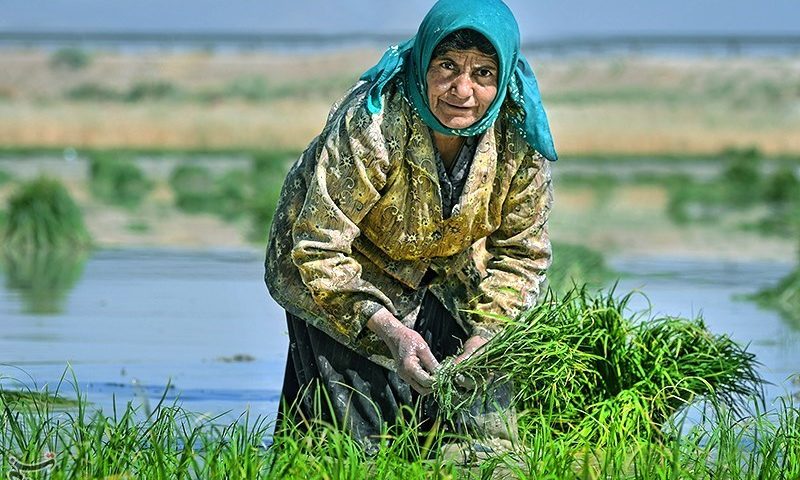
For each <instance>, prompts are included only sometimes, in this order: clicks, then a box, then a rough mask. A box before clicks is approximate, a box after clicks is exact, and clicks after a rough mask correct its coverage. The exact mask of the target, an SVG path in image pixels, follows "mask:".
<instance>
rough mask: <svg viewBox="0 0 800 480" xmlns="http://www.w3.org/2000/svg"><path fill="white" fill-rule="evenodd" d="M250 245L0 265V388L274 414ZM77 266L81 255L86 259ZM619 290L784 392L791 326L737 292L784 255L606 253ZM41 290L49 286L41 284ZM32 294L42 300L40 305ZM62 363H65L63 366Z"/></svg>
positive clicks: (272, 307)
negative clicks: (50, 268)
mask: <svg viewBox="0 0 800 480" xmlns="http://www.w3.org/2000/svg"><path fill="white" fill-rule="evenodd" d="M261 257H262V256H261V253H260V252H257V251H211V252H209V251H203V252H199V251H183V250H167V249H158V250H156V249H148V250H142V249H139V250H132V249H127V250H101V251H97V252H95V253H94V254H93V255H91V256H90V257H89V258H88V259H86V260H83V259H78V261H77V263H76V264H74V265H72V266H71V267H68V268H71V269H72V274H71V276H70V275H62V277H65V278H68V279H70V278H71V279H72V280H71V283H70V282H66V283H64V282H61V283H59V282H58V281H51V282H50V283H49V284H48V285H46V286H45V287H42V286H41V284H39V285H38V286H33V285H32V284H31V283H30V282H28V283H26V282H21V281H20V279H18V278H14V276H15V275H18V274H19V271H20V270H9V269H7V271H5V272H3V275H4V279H3V284H4V286H5V288H4V289H3V290H1V291H0V318H2V319H3V322H2V326H3V330H2V331H0V363H1V365H0V375H2V377H3V379H2V382H3V384H4V385H5V386H6V387H19V386H20V383H22V384H24V385H27V386H29V387H35V388H42V387H43V386H44V385H47V386H48V387H49V388H50V389H51V390H52V389H54V388H55V387H56V385H58V383H59V381H60V379H61V378H62V376H63V375H65V372H66V379H65V380H66V381H65V383H64V384H63V385H62V386H61V390H62V391H63V392H64V393H65V394H66V396H70V395H72V394H73V387H72V385H70V384H69V383H70V382H71V381H72V378H73V372H74V378H77V380H78V387H79V389H80V391H81V392H82V393H84V394H86V396H87V398H88V400H89V401H91V402H93V403H94V404H95V406H97V407H100V408H103V409H104V410H105V409H109V408H110V407H111V406H112V404H113V401H114V399H116V402H117V403H118V404H124V403H125V402H127V401H129V400H133V401H134V402H136V403H141V404H143V405H144V408H147V406H148V405H150V406H152V405H154V404H155V402H157V401H158V399H159V398H160V397H161V396H162V395H163V394H164V392H166V398H167V401H168V402H172V401H178V402H180V403H182V405H183V406H184V407H185V408H186V409H188V410H190V411H194V412H198V413H208V414H212V415H218V414H225V415H224V416H227V417H230V418H235V417H237V416H238V415H239V414H241V413H242V412H243V411H244V410H247V409H249V411H250V412H251V414H257V415H266V416H273V415H274V414H275V412H276V411H277V405H278V400H279V395H280V386H281V381H282V378H283V367H284V359H285V354H286V348H287V336H286V333H285V331H286V327H285V321H284V316H283V311H282V310H281V308H280V307H279V306H278V305H276V304H275V303H274V302H273V301H272V300H271V299H270V298H269V297H268V295H267V293H266V290H265V287H264V286H263V282H262V280H261V277H262V271H263V269H262V266H261V263H262V258H261ZM84 262H85V264H84ZM610 263H611V266H612V267H613V268H615V269H616V270H618V271H619V272H621V275H622V280H621V281H620V284H619V286H618V288H617V291H618V292H621V293H625V292H628V291H630V290H634V289H638V290H641V291H642V292H643V293H644V295H646V297H645V296H637V297H635V299H634V301H633V302H632V306H633V307H634V308H637V309H638V308H646V307H647V306H648V302H649V305H650V306H651V308H652V310H653V312H654V313H657V314H668V315H681V316H693V315H695V314H700V313H702V314H703V317H704V318H705V320H706V322H707V324H708V326H709V328H710V329H711V330H712V331H713V332H715V333H730V334H731V336H732V337H733V338H735V339H736V340H738V341H740V342H742V343H746V344H747V343H749V344H750V349H751V350H752V351H753V352H755V353H756V354H757V357H758V359H759V361H760V362H761V363H762V364H763V365H762V374H763V375H764V377H765V378H766V379H767V380H769V381H770V382H772V385H770V386H768V387H767V394H768V397H769V398H770V399H775V398H777V397H779V396H781V395H786V394H791V393H792V388H793V384H792V382H791V380H790V377H791V376H792V375H794V374H796V373H797V372H798V368H797V365H798V363H800V342H798V340H800V331H797V330H795V329H794V328H793V327H792V326H791V325H789V324H787V323H785V322H783V321H782V320H781V319H780V317H779V316H778V315H777V314H776V313H774V312H772V311H767V310H761V309H759V308H757V307H756V306H755V305H754V304H752V303H749V302H746V301H742V300H737V298H736V297H737V296H739V295H742V294H747V293H752V292H754V291H756V290H757V289H759V288H760V287H762V286H764V285H768V284H772V283H774V282H775V281H777V280H778V279H779V278H781V277H782V276H784V275H785V274H786V273H787V272H788V271H789V270H790V268H791V266H790V265H789V264H782V263H772V262H766V263H765V262H761V263H735V262H722V261H714V262H711V261H702V260H695V259H693V260H682V259H680V258H660V257H659V258H652V257H648V258H616V259H612V261H611V262H610ZM43 288H44V289H45V290H46V289H48V288H49V289H50V291H49V294H47V293H46V292H45V291H43V290H42V289H43ZM42 302H45V303H44V304H43V303H42ZM69 369H71V370H69Z"/></svg>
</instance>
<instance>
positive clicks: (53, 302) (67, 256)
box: [0, 249, 88, 315]
mask: <svg viewBox="0 0 800 480" xmlns="http://www.w3.org/2000/svg"><path fill="white" fill-rule="evenodd" d="M87 258H88V253H87V252H85V251H82V250H79V249H75V250H72V249H50V250H31V249H26V250H5V251H4V252H3V255H2V257H0V260H2V267H3V270H4V272H5V287H6V289H8V290H9V291H12V292H17V293H19V296H20V298H21V299H22V302H23V310H24V312H25V313H29V314H35V315H53V314H58V313H61V312H63V310H64V303H65V301H66V299H67V297H68V295H69V292H70V291H71V290H72V289H73V288H74V287H75V285H76V284H77V283H78V280H80V278H81V275H82V274H83V268H84V266H85V265H86V260H87Z"/></svg>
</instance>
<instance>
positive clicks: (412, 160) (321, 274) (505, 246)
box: [264, 78, 552, 368]
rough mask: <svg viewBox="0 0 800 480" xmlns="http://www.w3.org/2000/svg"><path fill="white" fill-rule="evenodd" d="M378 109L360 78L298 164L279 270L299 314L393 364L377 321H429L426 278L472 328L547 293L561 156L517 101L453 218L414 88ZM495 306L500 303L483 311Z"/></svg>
mask: <svg viewBox="0 0 800 480" xmlns="http://www.w3.org/2000/svg"><path fill="white" fill-rule="evenodd" d="M401 83H402V78H395V79H394V81H393V82H392V83H391V84H390V85H388V86H387V88H386V89H385V90H384V107H385V108H384V110H383V112H382V113H381V114H380V115H372V114H370V113H369V112H368V111H367V110H366V106H365V100H366V94H367V91H368V90H369V84H366V83H361V84H358V85H357V86H356V87H355V88H354V89H353V90H352V91H351V92H349V93H348V95H347V96H346V97H345V98H344V99H343V100H342V101H341V102H340V103H338V104H337V105H336V106H335V107H334V108H333V109H332V111H331V114H330V115H329V118H328V121H327V123H326V126H325V128H324V130H323V131H322V133H321V134H320V136H319V137H317V138H316V139H315V140H314V141H313V142H312V143H311V145H309V147H308V148H307V149H306V151H305V152H303V154H302V155H301V156H300V158H298V160H297V161H296V162H295V164H294V165H293V166H292V168H291V170H290V171H289V173H288V175H287V177H286V180H285V182H284V185H283V189H282V191H281V195H280V199H279V201H278V206H277V209H276V212H275V215H274V217H273V222H272V227H271V231H270V240H269V245H268V247H267V255H266V262H265V265H266V269H265V270H266V271H265V277H264V278H265V281H266V284H267V286H268V288H269V291H270V293H271V294H272V296H273V298H274V299H275V300H276V301H277V302H278V303H279V304H280V305H281V306H283V307H284V308H285V309H286V310H288V311H289V312H290V313H292V315H295V316H297V317H300V318H302V319H303V320H305V321H307V322H309V323H311V324H312V325H314V326H315V327H317V328H318V329H320V330H322V331H324V332H325V333H326V334H328V335H329V336H331V337H332V338H334V339H335V340H337V341H339V342H341V343H342V344H344V345H345V346H347V347H349V348H351V349H353V350H356V351H357V352H359V353H361V354H362V355H363V356H364V357H366V358H368V359H369V360H371V361H372V362H375V363H377V364H379V365H383V366H385V367H387V368H393V363H392V360H391V354H390V352H389V351H388V348H387V347H386V345H385V344H384V343H383V342H382V341H381V340H380V339H379V338H378V337H377V336H376V335H375V334H374V333H372V332H371V331H369V329H367V328H365V325H366V323H367V320H368V319H369V318H370V317H371V316H372V315H373V314H374V313H375V312H376V311H378V310H380V309H381V308H386V309H387V310H388V311H389V312H391V313H392V314H393V315H394V316H395V317H396V318H397V319H398V320H400V321H401V322H402V323H403V324H404V325H406V326H408V327H411V326H413V325H414V323H415V321H416V316H417V311H418V309H419V306H420V304H421V301H422V295H423V293H424V289H421V286H423V278H425V277H426V275H428V276H430V274H428V272H429V271H431V270H432V271H433V272H434V273H435V277H436V278H435V281H433V282H432V283H431V285H430V290H431V291H432V292H433V293H434V294H435V295H436V296H437V298H438V299H439V300H440V301H441V302H443V304H444V305H445V307H446V308H447V309H448V311H449V312H450V313H451V314H452V315H453V316H454V317H455V318H456V320H457V321H458V323H459V324H460V325H461V326H462V328H464V329H465V330H466V331H467V332H468V333H469V334H470V335H479V336H483V337H486V338H490V337H491V336H493V335H494V334H495V333H496V332H498V331H499V330H500V329H501V328H502V326H503V321H502V320H501V319H500V318H501V316H505V317H514V316H516V315H517V314H518V313H520V312H521V311H524V310H525V309H527V308H529V307H531V306H533V305H534V304H535V303H536V301H537V299H538V296H539V292H540V290H541V285H542V283H543V282H544V278H545V272H546V270H547V268H548V267H549V265H550V257H551V247H550V239H549V235H548V231H547V218H548V215H549V212H550V207H551V205H552V187H551V174H550V162H548V161H547V160H545V159H544V157H542V156H541V155H540V154H539V153H538V152H537V151H535V150H534V149H533V148H531V147H530V146H529V145H528V144H527V143H526V142H525V140H524V138H522V136H521V135H520V133H519V131H518V130H517V129H516V128H513V127H512V126H511V125H510V120H509V117H508V116H507V112H506V111H505V110H503V111H501V115H500V116H499V117H498V119H497V121H496V122H495V123H494V124H493V125H492V126H490V127H489V128H488V129H487V130H486V131H485V132H484V133H482V134H481V135H479V136H478V137H477V139H476V146H475V153H474V156H473V158H472V161H471V164H470V166H469V169H468V172H467V174H466V178H465V179H464V186H463V191H462V192H461V194H460V196H459V197H458V198H459V202H458V208H454V210H453V212H451V215H450V216H449V217H448V216H447V215H446V214H445V212H444V210H443V203H444V200H443V193H442V188H441V185H440V182H439V173H438V169H437V166H436V159H435V155H434V147H433V140H432V138H431V134H430V131H429V129H428V127H427V126H426V125H425V123H424V122H422V120H421V119H420V117H419V116H418V115H417V114H416V113H415V112H414V110H413V108H411V106H410V104H409V103H408V101H407V100H406V98H405V96H404V95H403V94H402V85H400V84H401ZM482 312H486V313H488V314H490V315H488V316H487V315H483V314H482Z"/></svg>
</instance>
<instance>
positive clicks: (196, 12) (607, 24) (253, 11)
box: [0, 0, 800, 39]
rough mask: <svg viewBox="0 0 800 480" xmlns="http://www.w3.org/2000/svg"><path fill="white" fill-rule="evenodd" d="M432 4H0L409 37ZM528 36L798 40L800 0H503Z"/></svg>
mask: <svg viewBox="0 0 800 480" xmlns="http://www.w3.org/2000/svg"><path fill="white" fill-rule="evenodd" d="M433 3H434V2H433V1H432V0H397V1H386V0H373V1H369V0H350V1H344V2H334V1H328V0H180V1H179V0H0V30H31V29H35V30H106V31H108V30H110V31H131V30H137V31H141V30H144V31H148V30H158V31H164V30H167V31H169V30H188V31H236V32H303V33H305V32H321V33H336V32H376V31H377V32H386V33H400V34H407V33H413V31H415V30H416V28H417V26H418V24H419V21H420V20H421V19H422V17H423V16H424V15H425V12H427V10H428V9H429V8H430V6H431V5H433ZM507 3H508V4H509V6H510V7H511V9H512V10H513V11H514V13H515V14H516V16H517V19H518V21H519V23H520V27H521V29H522V34H523V38H525V39H540V38H553V37H561V36H572V35H598V34H609V33H637V34H638V33H715V34H731V33H793V34H800V20H799V19H800V0H772V1H770V0H765V1H762V2H756V1H755V0H611V1H602V0H540V1H531V0H527V1H526V0H507Z"/></svg>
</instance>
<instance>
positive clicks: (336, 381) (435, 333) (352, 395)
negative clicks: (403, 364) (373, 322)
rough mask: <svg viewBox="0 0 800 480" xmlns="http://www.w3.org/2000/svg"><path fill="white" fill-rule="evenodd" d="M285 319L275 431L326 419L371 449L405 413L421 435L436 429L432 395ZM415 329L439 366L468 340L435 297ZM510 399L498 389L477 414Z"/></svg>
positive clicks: (317, 332)
mask: <svg viewBox="0 0 800 480" xmlns="http://www.w3.org/2000/svg"><path fill="white" fill-rule="evenodd" d="M286 319H287V323H288V327H289V354H288V358H287V361H286V373H285V374H284V380H283V392H282V396H281V397H282V398H281V405H280V409H279V412H278V421H277V425H276V432H279V431H281V429H283V428H285V427H287V426H288V424H287V422H289V421H291V425H292V428H298V429H300V430H301V431H302V430H303V429H306V428H308V427H309V426H310V425H311V424H313V422H314V421H315V420H322V421H324V422H327V423H329V424H332V425H335V426H336V427H337V428H342V429H344V430H345V431H347V432H349V433H350V434H351V435H353V436H354V438H356V439H357V440H359V441H361V442H362V443H363V444H372V443H374V442H375V441H376V440H377V438H378V436H379V435H380V434H381V433H382V432H385V430H386V426H387V425H392V424H394V423H395V421H396V420H397V419H398V417H399V416H400V415H402V414H403V412H407V413H410V414H411V415H413V419H414V421H415V422H417V423H418V424H420V431H421V432H424V431H425V430H426V429H429V428H431V427H432V425H433V424H434V420H435V418H436V412H437V407H436V404H435V402H433V399H432V397H431V396H425V397H420V396H419V395H418V394H417V392H416V391H414V390H413V389H412V388H411V387H410V386H409V385H408V384H407V383H405V382H404V381H403V380H401V379H400V377H399V376H398V375H397V374H396V373H395V372H392V371H390V370H387V369H385V368H383V367H381V366H379V365H377V364H375V363H373V362H371V361H369V360H368V359H366V358H365V357H363V356H361V355H359V354H358V353H356V352H355V351H353V350H351V349H349V348H347V347H345V346H344V345H342V344H341V343H339V342H337V341H336V340H334V339H332V338H331V337H329V336H328V335H326V334H325V333H323V332H322V331H320V330H319V329H317V328H315V327H313V326H311V325H309V324H308V323H306V322H305V321H303V320H302V319H300V318H298V317H295V316H294V315H292V314H290V313H288V312H287V314H286ZM414 330H416V331H417V332H419V333H420V335H422V337H423V338H424V339H425V341H426V342H427V343H428V345H429V346H430V348H431V351H432V352H433V355H434V356H435V357H436V358H437V360H439V361H442V360H443V359H444V358H445V357H448V356H451V355H455V354H457V353H458V352H459V351H460V350H461V346H462V344H463V342H464V341H465V340H466V339H467V334H466V332H465V331H464V329H462V328H461V326H460V325H459V324H458V323H457V322H456V320H455V319H454V318H453V316H452V315H451V314H450V312H448V311H447V309H446V308H445V307H444V306H443V305H442V304H441V302H439V300H438V299H437V298H436V297H435V296H434V295H433V294H431V293H430V292H428V293H427V294H426V295H425V297H424V299H423V302H422V307H421V308H420V312H419V315H418V317H417V322H416V325H414ZM317 386H321V387H323V388H321V389H320V388H317ZM510 394H511V389H510V387H508V386H505V387H497V388H494V389H493V394H492V398H491V400H490V401H485V400H484V401H482V402H481V404H482V405H481V406H477V407H474V408H473V409H472V410H498V409H509V408H510V407H509V405H510V396H511V395H510ZM474 413H476V414H480V413H481V412H478V411H475V412H474ZM473 417H474V416H473ZM456 428H458V426H456Z"/></svg>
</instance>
